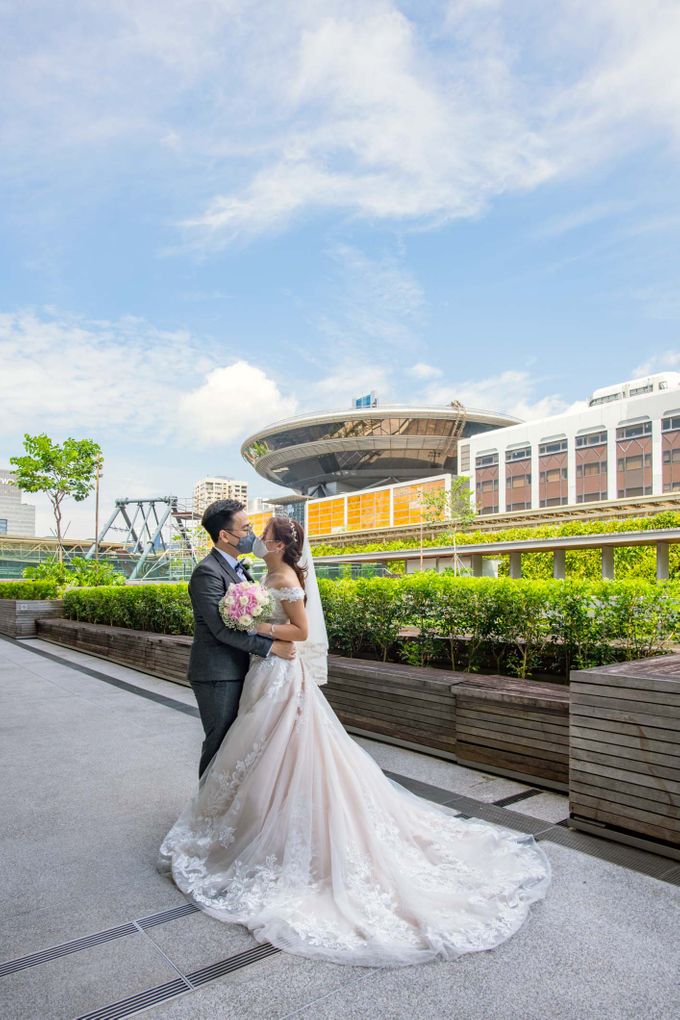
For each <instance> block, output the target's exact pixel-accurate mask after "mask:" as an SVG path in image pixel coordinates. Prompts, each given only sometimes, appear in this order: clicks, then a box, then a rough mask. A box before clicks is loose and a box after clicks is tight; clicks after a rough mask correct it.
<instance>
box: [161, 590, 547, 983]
mask: <svg viewBox="0 0 680 1020" xmlns="http://www.w3.org/2000/svg"><path fill="white" fill-rule="evenodd" d="M270 590H271V591H272V593H273V595H274V598H275V605H276V611H275V615H274V616H273V620H274V622H277V621H280V622H283V621H284V620H286V619H287V616H286V614H285V612H284V610H283V608H282V607H281V605H280V600H281V599H282V598H285V599H287V600H291V599H297V598H302V597H303V591H302V589H301V588H282V589H270ZM252 662H253V664H252V665H251V668H250V670H249V672H248V675H247V677H246V680H245V684H244V687H243V694H242V697H241V703H240V706H239V714H238V717H237V719H236V721H235V722H234V723H233V725H232V727H231V728H230V730H229V732H228V734H227V736H226V737H225V739H224V741H223V742H222V745H221V747H220V748H219V750H218V751H217V753H216V754H215V756H214V758H213V759H212V761H211V763H210V765H209V766H208V768H207V769H206V771H205V772H204V773H203V775H202V777H201V779H200V782H199V786H198V790H197V792H196V794H195V796H194V797H192V798H191V800H190V801H189V803H188V804H187V806H186V808H185V809H184V811H183V812H182V814H181V816H180V817H179V818H178V820H177V822H176V823H175V824H174V825H173V827H172V829H171V830H170V831H169V832H168V834H167V836H166V837H165V839H164V840H163V843H162V845H161V848H160V855H159V862H158V867H159V870H161V871H162V872H164V873H166V874H168V875H169V876H171V877H172V879H173V881H174V882H175V883H176V885H177V886H178V888H179V889H181V890H182V892H183V893H184V894H185V895H186V896H187V898H188V899H189V900H191V901H192V902H193V903H194V904H195V905H196V906H198V907H200V909H201V910H204V911H205V912H206V913H208V914H210V915H211V916H213V917H216V918H218V919H219V920H221V921H225V922H228V923H236V924H243V925H245V926H247V927H248V928H249V929H250V930H251V931H252V933H253V935H254V936H255V938H256V939H257V940H258V941H259V942H267V941H268V942H271V943H272V944H273V945H275V946H278V947H279V948H281V949H283V950H286V951H289V952H292V953H297V954H300V955H302V956H307V957H316V958H319V959H324V960H329V961H334V962H336V963H346V964H355V965H357V964H358V965H363V966H402V965H407V964H415V963H422V962H426V961H429V960H434V959H453V958H455V957H458V956H460V955H461V954H463V953H469V952H477V951H480V950H486V949H492V948H493V947H494V946H497V945H499V944H500V943H502V942H504V941H505V940H506V939H507V938H509V937H510V936H511V935H513V934H514V933H515V932H516V931H517V930H518V928H520V927H521V925H522V924H523V922H524V920H525V919H526V917H527V914H528V912H529V908H530V905H531V904H532V903H534V902H535V901H537V900H540V899H542V898H543V897H544V896H545V894H546V892H547V889H548V886H549V884H550V880H551V868H550V862H549V860H548V858H547V857H546V855H545V852H544V851H543V849H542V848H541V847H540V846H539V845H538V844H537V843H536V841H535V840H534V838H533V837H532V836H528V835H524V834H518V833H516V832H512V831H511V830H509V829H504V828H501V827H499V826H496V825H492V824H490V823H487V822H483V821H478V820H473V819H463V818H459V817H457V816H456V815H455V814H454V813H453V812H452V811H451V810H450V809H447V808H443V807H441V806H439V805H436V804H433V803H431V802H429V801H427V800H424V799H422V798H420V797H417V796H415V795H414V794H412V793H411V792H410V791H409V790H406V789H404V788H403V787H402V786H400V785H398V784H397V783H394V782H392V781H391V780H389V779H387V777H386V776H384V775H383V773H382V771H381V770H380V768H379V766H378V765H377V764H376V763H375V762H374V761H373V759H372V758H371V757H370V755H369V754H367V753H366V752H365V751H364V750H363V748H361V747H360V746H359V745H358V744H357V743H356V742H355V741H354V740H353V739H352V738H351V737H350V736H349V734H348V733H347V732H346V731H345V729H344V728H343V726H342V724H341V723H340V721H339V720H338V718H337V716H336V715H335V713H334V712H333V710H332V709H331V707H330V705H329V704H328V702H327V700H326V698H325V697H324V695H323V692H322V691H321V689H320V688H319V687H318V686H317V685H316V684H315V683H313V682H312V681H306V680H305V676H304V669H303V667H302V666H301V663H300V662H299V660H292V661H288V660H284V659H279V658H276V657H269V658H266V659H259V658H253V660H252Z"/></svg>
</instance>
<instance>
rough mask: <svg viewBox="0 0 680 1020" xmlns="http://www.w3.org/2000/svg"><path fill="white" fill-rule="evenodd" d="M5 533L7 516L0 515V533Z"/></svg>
mask: <svg viewBox="0 0 680 1020" xmlns="http://www.w3.org/2000/svg"><path fill="white" fill-rule="evenodd" d="M6 534H7V518H6V517H0V535H6Z"/></svg>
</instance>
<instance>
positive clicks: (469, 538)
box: [314, 510, 680, 582]
mask: <svg viewBox="0 0 680 1020" xmlns="http://www.w3.org/2000/svg"><path fill="white" fill-rule="evenodd" d="M678 527H680V513H678V512H676V511H673V510H665V511H663V512H662V513H658V514H652V515H651V516H649V517H636V518H630V519H629V520H616V521H611V520H604V521H568V522H566V523H564V524H558V525H538V526H535V527H525V528H504V529H499V530H498V531H475V530H473V529H469V530H467V531H457V532H456V542H457V543H458V544H459V545H475V544H482V543H488V542H519V541H522V540H523V539H532V538H536V539H537V538H559V537H566V536H569V535H602V534H612V533H618V532H622V531H648V530H650V529H657V528H678ZM452 542H453V533H452V532H444V531H442V532H440V533H439V534H438V535H437V536H436V538H429V539H425V541H424V542H423V546H425V547H431V546H440V545H451V544H452ZM419 547H420V542H419V540H418V539H417V538H404V539H400V540H397V541H392V542H357V543H353V544H351V545H344V546H340V545H335V544H333V543H332V542H315V543H314V553H315V555H317V556H336V555H342V554H343V553H356V552H390V551H397V550H400V549H417V548H419ZM499 559H500V560H501V563H500V566H499V573H500V574H501V576H507V574H508V573H509V560H508V557H507V556H504V557H499ZM389 567H390V570H393V569H394V567H395V564H393V563H390V564H389ZM566 569H567V574H568V576H570V577H574V578H580V579H583V580H593V581H596V580H598V579H599V578H600V577H601V576H602V558H601V554H600V550H599V549H583V550H578V551H573V552H572V551H571V550H570V551H568V552H567V554H566ZM614 570H615V572H616V575H617V577H618V578H619V579H622V580H623V579H627V578H630V579H634V578H635V579H637V578H639V579H642V580H646V581H652V582H654V580H655V578H656V553H655V549H654V547H653V546H647V547H637V548H636V547H633V546H630V547H627V548H625V547H624V548H621V549H615V550H614ZM552 572H553V556H552V553H524V554H523V556H522V573H523V575H524V577H526V578H528V579H536V580H548V579H549V578H551V577H552ZM669 574H670V577H671V578H677V579H678V580H680V546H678V545H672V546H671V547H670V550H669Z"/></svg>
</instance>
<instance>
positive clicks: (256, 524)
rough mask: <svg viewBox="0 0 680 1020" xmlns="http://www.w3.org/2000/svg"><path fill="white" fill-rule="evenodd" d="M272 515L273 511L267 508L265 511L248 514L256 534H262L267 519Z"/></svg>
mask: <svg viewBox="0 0 680 1020" xmlns="http://www.w3.org/2000/svg"><path fill="white" fill-rule="evenodd" d="M271 517H272V514H271V511H269V510H267V511H265V512H264V513H255V514H248V520H249V521H250V526H251V528H252V529H253V531H254V532H255V534H256V535H261V534H262V532H263V531H264V529H265V525H266V523H267V521H269V520H270V519H271Z"/></svg>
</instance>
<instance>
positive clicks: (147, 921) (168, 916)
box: [137, 903, 198, 930]
mask: <svg viewBox="0 0 680 1020" xmlns="http://www.w3.org/2000/svg"><path fill="white" fill-rule="evenodd" d="M197 912H198V907H196V906H194V904H193V903H182V904H181V905H180V906H179V907H171V908H170V909H169V910H161V912H160V913H158V914H149V915H148V917H138V918H137V924H138V925H139V927H140V928H144V929H145V930H146V929H147V928H154V927H155V926H156V925H157V924H165V923H166V922H167V921H174V920H175V918H177V917H186V915H187V914H195V913H197Z"/></svg>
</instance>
